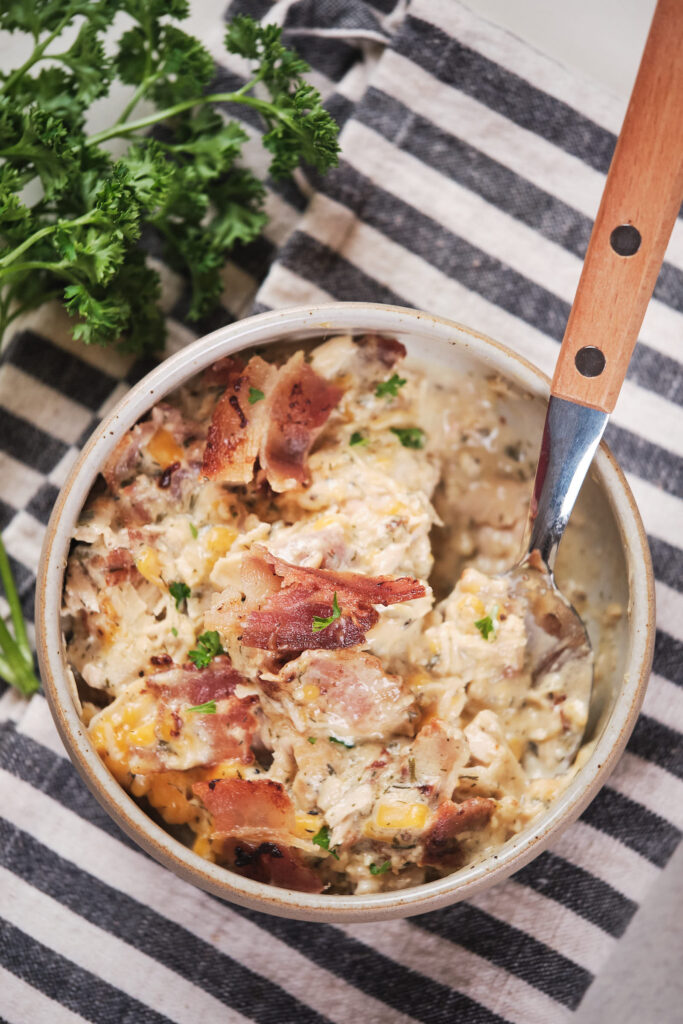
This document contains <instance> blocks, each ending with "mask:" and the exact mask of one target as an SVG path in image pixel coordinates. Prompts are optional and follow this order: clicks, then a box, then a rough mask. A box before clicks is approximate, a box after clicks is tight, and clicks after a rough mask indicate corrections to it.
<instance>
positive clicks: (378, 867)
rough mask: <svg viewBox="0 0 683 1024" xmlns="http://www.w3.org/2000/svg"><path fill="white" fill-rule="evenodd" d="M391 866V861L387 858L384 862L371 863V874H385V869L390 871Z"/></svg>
mask: <svg viewBox="0 0 683 1024" xmlns="http://www.w3.org/2000/svg"><path fill="white" fill-rule="evenodd" d="M390 867H391V861H390V860H385V861H384V863H383V864H371V865H370V874H371V875H383V874H384V872H385V871H388V870H389V868H390Z"/></svg>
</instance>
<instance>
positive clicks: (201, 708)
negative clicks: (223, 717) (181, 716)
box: [187, 700, 216, 715]
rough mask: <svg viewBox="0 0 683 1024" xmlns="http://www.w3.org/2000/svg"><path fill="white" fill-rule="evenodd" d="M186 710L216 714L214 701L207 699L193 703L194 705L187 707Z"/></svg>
mask: <svg viewBox="0 0 683 1024" xmlns="http://www.w3.org/2000/svg"><path fill="white" fill-rule="evenodd" d="M187 710H188V711H196V712H197V714H199V715H215V714H216V701H215V700H207V701H204V703H203V704H195V705H194V707H192V708H188V709H187Z"/></svg>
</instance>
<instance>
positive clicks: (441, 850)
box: [422, 796, 496, 870]
mask: <svg viewBox="0 0 683 1024" xmlns="http://www.w3.org/2000/svg"><path fill="white" fill-rule="evenodd" d="M495 806H496V805H495V801H493V800H488V799H485V798H483V797H478V796H475V797H470V798H469V799H468V800H464V801H463V802H462V803H461V804H455V803H453V801H452V800H444V802H443V803H442V804H440V805H439V807H438V809H437V812H436V818H435V819H434V821H433V822H432V824H431V825H430V826H429V829H428V830H427V831H426V832H425V833H424V835H423V837H422V840H423V842H424V854H423V858H422V863H423V864H430V865H432V866H433V867H439V868H450V869H451V870H453V869H455V868H459V867H461V866H462V864H463V863H464V854H463V850H462V848H461V846H460V843H459V842H458V839H457V837H458V836H459V835H460V833H461V832H468V831H470V830H476V829H481V828H484V826H485V825H488V823H489V821H490V820H491V815H492V814H493V810H494V808H495Z"/></svg>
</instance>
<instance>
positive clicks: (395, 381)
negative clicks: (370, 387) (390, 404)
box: [375, 373, 406, 398]
mask: <svg viewBox="0 0 683 1024" xmlns="http://www.w3.org/2000/svg"><path fill="white" fill-rule="evenodd" d="M405 383H406V380H405V377H399V375H398V374H397V373H394V374H392V376H391V377H390V378H389V380H383V381H382V382H381V383H380V384H378V385H377V387H376V388H375V395H376V397H377V398H392V397H393V398H396V396H397V395H398V389H399V388H402V387H403V385H404V384H405Z"/></svg>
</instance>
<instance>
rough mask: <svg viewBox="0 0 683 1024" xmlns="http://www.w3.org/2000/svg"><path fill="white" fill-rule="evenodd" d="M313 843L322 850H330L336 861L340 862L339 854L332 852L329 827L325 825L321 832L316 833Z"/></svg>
mask: <svg viewBox="0 0 683 1024" xmlns="http://www.w3.org/2000/svg"><path fill="white" fill-rule="evenodd" d="M311 842H312V843H315V845H316V846H319V847H320V848H321V850H328V851H329V852H330V853H331V854H332V856H333V857H334V858H335V859H336V860H339V854H338V853H335V851H334V850H330V830H329V828H328V827H327V825H323V826H322V828H321V829H320V831H319V832H316V834H315V835H314V836H313V839H312V840H311Z"/></svg>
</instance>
